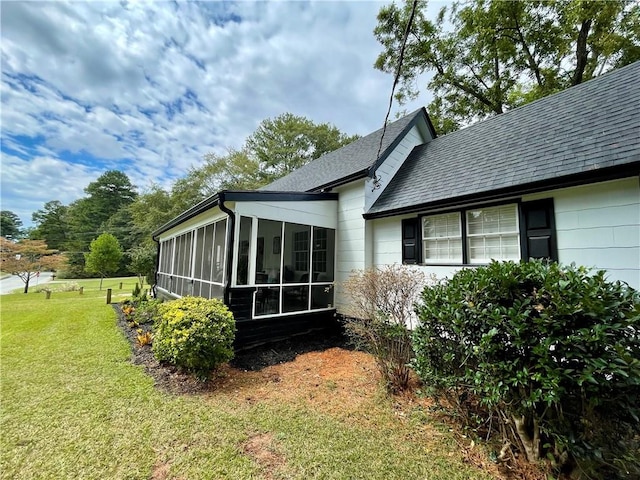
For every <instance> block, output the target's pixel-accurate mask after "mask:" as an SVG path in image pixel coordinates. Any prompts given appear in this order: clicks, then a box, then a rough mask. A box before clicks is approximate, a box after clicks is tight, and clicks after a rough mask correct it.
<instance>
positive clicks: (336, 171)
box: [260, 108, 435, 192]
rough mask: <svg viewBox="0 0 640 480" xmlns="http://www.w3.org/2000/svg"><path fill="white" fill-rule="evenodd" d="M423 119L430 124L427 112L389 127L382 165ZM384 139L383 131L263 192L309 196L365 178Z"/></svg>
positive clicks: (281, 180) (336, 152) (381, 157)
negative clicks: (320, 190)
mask: <svg viewBox="0 0 640 480" xmlns="http://www.w3.org/2000/svg"><path fill="white" fill-rule="evenodd" d="M420 116H423V117H424V118H425V120H426V118H427V117H426V112H425V110H424V108H421V109H418V110H416V111H415V112H413V113H411V114H409V115H407V116H405V117H402V118H400V119H399V120H396V121H395V122H393V123H390V124H388V125H387V129H386V131H385V133H384V138H383V141H382V150H381V151H380V152H381V153H380V160H381V161H382V160H384V159H385V158H386V157H387V155H389V154H390V153H391V151H392V150H393V149H394V148H395V146H396V145H397V142H399V141H400V140H401V139H402V138H403V137H404V135H405V134H406V133H407V132H408V131H409V130H410V129H411V128H412V127H413V125H414V124H415V122H416V121H417V119H418V118H420ZM381 135H382V128H381V129H379V130H376V131H375V132H373V133H371V134H369V135H367V136H366V137H362V138H359V139H358V140H356V141H354V142H352V143H350V144H348V145H345V146H344V147H342V148H339V149H338V150H334V151H333V152H329V153H327V154H325V155H323V156H321V157H320V158H317V159H315V160H313V161H311V162H309V163H308V164H307V165H305V166H303V167H301V168H298V169H297V170H295V171H293V172H291V173H290V174H289V175H286V176H285V177H282V178H280V179H278V180H276V181H274V182H272V183H270V184H269V185H266V186H264V187H262V188H261V189H260V190H281V191H299V192H309V191H312V190H319V189H320V188H325V187H331V186H335V185H340V184H343V183H346V182H348V181H351V180H355V179H356V178H362V177H364V176H366V175H367V173H368V170H369V168H370V167H371V166H373V164H374V163H375V161H376V155H377V154H378V148H379V147H380V136H381ZM434 136H435V134H434Z"/></svg>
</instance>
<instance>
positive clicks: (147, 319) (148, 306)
mask: <svg viewBox="0 0 640 480" xmlns="http://www.w3.org/2000/svg"><path fill="white" fill-rule="evenodd" d="M161 304H162V300H159V299H145V300H144V301H140V302H139V303H138V305H137V307H136V308H135V310H134V314H133V319H134V320H135V322H136V323H137V324H138V325H144V324H146V323H153V322H154V320H155V319H156V318H158V317H159V316H160V313H159V307H160V305H161Z"/></svg>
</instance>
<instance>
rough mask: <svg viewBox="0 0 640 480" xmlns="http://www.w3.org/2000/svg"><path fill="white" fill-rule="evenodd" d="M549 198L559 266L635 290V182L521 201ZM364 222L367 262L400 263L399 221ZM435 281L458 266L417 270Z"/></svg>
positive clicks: (639, 230)
mask: <svg viewBox="0 0 640 480" xmlns="http://www.w3.org/2000/svg"><path fill="white" fill-rule="evenodd" d="M542 198H553V199H554V209H555V221H556V234H557V245H558V257H559V261H560V263H564V264H569V263H572V262H575V263H576V264H578V265H585V266H588V267H594V268H597V269H605V270H607V272H608V274H609V276H608V278H609V279H611V280H622V281H625V282H627V283H628V284H629V285H631V286H632V287H634V288H636V289H638V288H640V182H639V179H638V178H637V177H635V178H627V179H623V180H615V181H610V182H603V183H598V184H591V185H584V186H580V187H571V188H566V189H560V190H555V191H549V192H543V193H539V194H535V195H528V196H525V197H523V198H522V200H523V201H530V200H536V199H542ZM414 216H415V215H408V216H404V217H402V216H397V217H390V218H383V219H376V220H370V221H369V222H370V224H371V230H372V236H373V263H374V265H376V266H382V265H388V264H393V263H401V262H402V237H401V234H402V231H401V221H402V219H403V218H409V217H414ZM419 268H421V269H422V270H423V271H425V272H426V273H428V274H431V273H433V274H435V275H436V276H437V277H438V278H444V277H450V276H451V275H453V274H454V273H455V272H456V271H457V270H459V268H460V267H450V266H442V267H439V266H424V267H419Z"/></svg>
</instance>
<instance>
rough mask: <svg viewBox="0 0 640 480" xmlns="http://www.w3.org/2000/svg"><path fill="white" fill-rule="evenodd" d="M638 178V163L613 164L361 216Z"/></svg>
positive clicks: (413, 210)
mask: <svg viewBox="0 0 640 480" xmlns="http://www.w3.org/2000/svg"><path fill="white" fill-rule="evenodd" d="M639 175H640V161H634V162H630V163H626V164H623V165H616V166H612V167H606V168H602V169H597V170H589V171H587V172H581V173H578V174H573V175H567V176H563V177H557V178H553V179H548V180H543V181H540V182H532V183H526V184H522V185H513V186H511V187H505V188H501V189H497V190H487V191H485V192H477V193H473V194H469V195H460V196H457V197H452V198H446V199H441V200H435V201H432V202H424V203H419V204H415V205H408V206H405V207H399V208H393V209H388V210H382V211H379V212H372V213H365V214H363V217H364V218H365V219H366V220H373V219H376V218H386V217H392V216H396V215H407V214H412V213H419V212H424V211H428V210H435V209H446V208H454V207H460V206H464V205H466V204H470V203H479V202H481V203H483V202H491V201H496V200H500V199H502V198H508V197H513V196H517V195H529V194H534V193H540V192H543V191H546V190H556V189H559V188H567V187H575V186H579V185H585V184H587V183H597V182H606V181H608V180H618V179H621V178H626V177H634V176H639Z"/></svg>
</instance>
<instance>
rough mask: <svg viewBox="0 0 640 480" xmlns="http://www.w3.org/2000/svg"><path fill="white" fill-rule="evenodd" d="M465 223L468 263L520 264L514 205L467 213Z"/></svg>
mask: <svg viewBox="0 0 640 480" xmlns="http://www.w3.org/2000/svg"><path fill="white" fill-rule="evenodd" d="M466 219H467V249H468V250H467V251H468V255H469V259H468V262H469V263H489V262H490V261H491V260H520V230H519V225H518V206H517V205H516V204H512V205H500V206H498V207H489V208H479V209H474V210H467V212H466Z"/></svg>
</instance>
